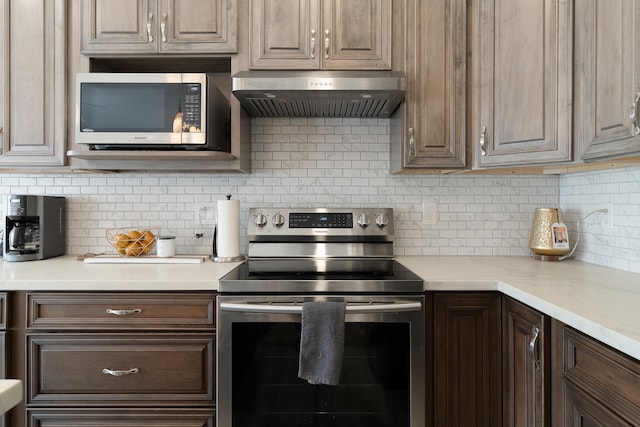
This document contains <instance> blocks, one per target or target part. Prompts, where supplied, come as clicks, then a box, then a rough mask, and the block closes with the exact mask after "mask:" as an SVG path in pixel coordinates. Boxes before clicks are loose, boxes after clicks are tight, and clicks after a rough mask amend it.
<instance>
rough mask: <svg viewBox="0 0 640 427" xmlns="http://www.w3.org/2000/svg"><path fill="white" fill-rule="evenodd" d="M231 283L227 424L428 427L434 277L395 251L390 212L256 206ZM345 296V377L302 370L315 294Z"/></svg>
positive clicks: (223, 408)
mask: <svg viewBox="0 0 640 427" xmlns="http://www.w3.org/2000/svg"><path fill="white" fill-rule="evenodd" d="M247 235H248V239H249V246H248V260H247V261H246V262H245V263H243V264H242V265H240V266H239V267H238V268H236V269H234V270H233V271H232V272H230V273H229V274H227V275H226V276H225V277H223V278H222V279H221V280H220V285H219V292H220V294H221V295H220V296H219V298H218V313H217V316H218V319H217V321H218V323H217V331H218V332H217V333H218V336H217V346H218V348H217V357H218V360H217V384H218V386H217V387H218V389H217V408H216V410H217V426H218V427H249V426H251V427H271V426H283V425H288V426H298V425H314V426H320V427H325V426H326V427H329V426H331V427H338V426H349V427H357V426H365V425H366V426H368V427H377V426H379V427H383V426H384V427H424V426H425V349H424V346H425V337H424V331H425V328H424V323H425V316H426V314H425V309H424V294H423V282H422V280H421V279H420V278H419V277H418V276H416V275H415V274H414V273H412V272H411V271H410V270H408V269H407V268H405V267H404V266H402V265H401V264H399V263H397V262H396V261H395V260H394V259H393V242H394V218H393V210H392V209H389V208H383V209H374V208H357V209H344V208H342V209H309V208H304V209H275V208H274V209H255V208H254V209H251V210H250V212H249V224H248V227H247ZM320 301H322V302H340V303H344V306H345V316H344V356H343V357H342V371H341V374H340V381H339V384H338V385H330V386H329V385H316V384H310V383H308V382H306V381H304V380H302V379H300V378H298V376H297V374H298V363H299V354H300V351H301V313H302V310H303V303H305V302H320Z"/></svg>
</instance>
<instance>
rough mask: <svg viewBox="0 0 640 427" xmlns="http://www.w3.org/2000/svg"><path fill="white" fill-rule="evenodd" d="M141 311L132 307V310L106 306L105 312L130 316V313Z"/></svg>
mask: <svg viewBox="0 0 640 427" xmlns="http://www.w3.org/2000/svg"><path fill="white" fill-rule="evenodd" d="M139 313H142V309H140V308H134V309H133V310H114V309H113V308H107V314H113V315H114V316H131V315H132V314H139Z"/></svg>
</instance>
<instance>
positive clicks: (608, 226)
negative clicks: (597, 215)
mask: <svg viewBox="0 0 640 427" xmlns="http://www.w3.org/2000/svg"><path fill="white" fill-rule="evenodd" d="M601 209H607V212H606V213H603V214H602V229H603V231H612V230H613V203H609V204H608V205H606V206H603V207H602V208H601Z"/></svg>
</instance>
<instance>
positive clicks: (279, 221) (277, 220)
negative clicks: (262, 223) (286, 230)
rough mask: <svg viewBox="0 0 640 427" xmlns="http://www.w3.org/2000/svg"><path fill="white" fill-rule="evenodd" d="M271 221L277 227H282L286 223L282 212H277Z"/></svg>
mask: <svg viewBox="0 0 640 427" xmlns="http://www.w3.org/2000/svg"><path fill="white" fill-rule="evenodd" d="M271 223H272V224H273V225H275V226H276V227H282V226H283V225H284V216H283V215H282V214H281V213H280V212H277V213H276V214H275V215H274V216H273V218H271Z"/></svg>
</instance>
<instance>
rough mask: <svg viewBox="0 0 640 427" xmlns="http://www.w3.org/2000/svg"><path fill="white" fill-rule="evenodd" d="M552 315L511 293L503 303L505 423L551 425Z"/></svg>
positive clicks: (520, 426)
mask: <svg viewBox="0 0 640 427" xmlns="http://www.w3.org/2000/svg"><path fill="white" fill-rule="evenodd" d="M549 323H550V322H549V317H548V316H545V315H544V314H542V313H540V312H539V311H537V310H534V309H533V308H531V307H529V306H527V305H525V304H522V303H521V302H518V301H516V300H514V299H512V298H509V297H507V296H505V297H503V304H502V367H503V370H502V395H503V401H502V405H503V408H502V410H503V423H502V425H503V426H505V427H507V426H509V427H544V426H549V425H550V419H551V418H550V417H551V411H550V401H549V393H550V390H551V387H550V383H549V380H550V377H549V372H550V356H549V352H550V346H549Z"/></svg>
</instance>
